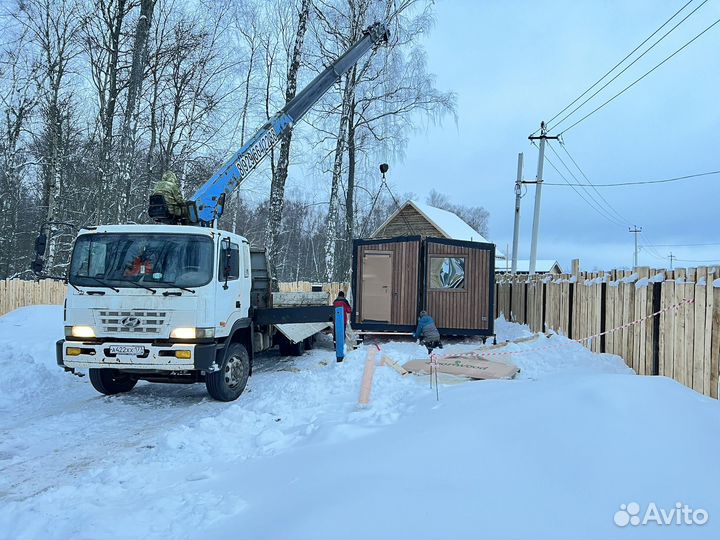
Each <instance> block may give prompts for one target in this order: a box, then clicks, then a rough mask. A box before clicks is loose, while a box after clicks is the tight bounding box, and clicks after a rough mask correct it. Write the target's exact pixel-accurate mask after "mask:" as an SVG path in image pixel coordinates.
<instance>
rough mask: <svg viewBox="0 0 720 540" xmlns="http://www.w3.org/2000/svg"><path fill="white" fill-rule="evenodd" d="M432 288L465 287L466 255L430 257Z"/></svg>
mask: <svg viewBox="0 0 720 540" xmlns="http://www.w3.org/2000/svg"><path fill="white" fill-rule="evenodd" d="M430 288H431V289H456V290H457V289H464V288H465V257H430Z"/></svg>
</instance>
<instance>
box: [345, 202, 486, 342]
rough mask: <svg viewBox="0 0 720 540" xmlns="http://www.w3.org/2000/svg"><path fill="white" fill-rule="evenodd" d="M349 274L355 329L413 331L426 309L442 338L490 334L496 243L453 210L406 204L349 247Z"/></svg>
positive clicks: (411, 203) (414, 203) (413, 203)
mask: <svg viewBox="0 0 720 540" xmlns="http://www.w3.org/2000/svg"><path fill="white" fill-rule="evenodd" d="M404 232H410V233H413V234H409V235H408V234H406V235H402V233H404ZM396 233H400V235H397V236H394V234H396ZM458 236H460V237H461V238H457V237H458ZM471 238H472V239H471ZM352 276H353V277H352V290H353V296H354V301H355V304H354V306H353V314H352V317H351V322H352V325H353V328H356V329H358V330H364V331H376V332H392V331H395V332H412V331H414V330H415V326H416V324H417V318H418V312H419V311H420V310H421V309H425V310H426V311H427V312H428V313H429V314H430V315H431V316H432V317H433V319H435V324H436V326H437V327H438V330H439V331H440V333H441V334H442V335H466V336H467V335H474V336H491V335H493V334H494V319H493V316H492V314H493V310H494V301H495V298H494V290H495V245H494V244H491V243H489V242H487V241H486V240H485V239H484V238H483V237H482V235H480V234H479V233H478V232H476V231H475V230H474V229H472V227H470V226H469V225H468V224H467V223H465V222H464V221H462V220H461V219H460V218H459V217H458V216H456V215H455V214H453V213H451V212H447V211H445V210H440V209H438V208H434V207H430V206H427V205H422V204H420V203H417V202H415V201H408V202H407V203H405V205H403V206H402V207H401V208H400V209H399V210H398V211H397V212H395V214H393V215H392V216H390V218H389V219H388V220H387V221H386V222H385V223H383V224H382V225H381V226H380V227H379V228H378V229H377V230H376V231H375V233H374V234H373V235H372V237H371V238H368V239H360V240H355V241H354V243H353V274H352Z"/></svg>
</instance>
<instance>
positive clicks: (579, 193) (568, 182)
mask: <svg viewBox="0 0 720 540" xmlns="http://www.w3.org/2000/svg"><path fill="white" fill-rule="evenodd" d="M545 161H547V162H548V165H550V166H551V167H552V168H553V169H555V172H556V173H558V174H559V175H560V178H562V179H563V180H565V182H566V183H567V184H568V185H569V186H570V187H571V188H573V191H574V192H575V193H577V195H578V197H580V198H581V199H582V200H583V201H585V203H586V204H587V205H588V206H590V208H592V209H593V210H595V212H597V213H598V214H600V215H601V216H602V217H603V218H605V219H606V220H608V221H609V222H610V223H612V224H613V225H619V226H621V227H625V225H624V224H622V223H618V222H617V221H615V220H614V219H613V218H612V217H609V216H608V215H607V214H606V213H603V212H602V209H599V208H597V207H596V206H595V205H594V204H593V203H592V202H590V201H589V200H588V199H586V198H585V196H584V195H583V194H582V193H581V192H580V191H578V190H577V189H576V188H575V186H574V185H573V184H572V183H571V182H570V181H569V180H568V179H567V178H565V175H564V174H563V173H561V172H560V170H559V169H558V168H557V167H556V166H555V164H554V163H553V162H552V161H551V160H550V158H548V157H547V155H546V156H545ZM543 183H544V182H543Z"/></svg>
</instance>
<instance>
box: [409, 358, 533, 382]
mask: <svg viewBox="0 0 720 540" xmlns="http://www.w3.org/2000/svg"><path fill="white" fill-rule="evenodd" d="M436 365H437V370H438V373H447V374H449V375H461V376H463V377H468V378H470V379H483V380H484V379H512V378H514V377H515V375H517V374H518V373H519V372H520V368H518V367H517V366H515V365H513V364H506V363H503V362H492V361H490V360H482V359H480V358H466V357H452V356H443V357H439V358H437V360H436ZM430 367H431V366H430V360H429V359H427V360H410V361H409V362H407V363H405V364H404V365H403V368H405V369H406V370H407V371H409V372H411V373H430Z"/></svg>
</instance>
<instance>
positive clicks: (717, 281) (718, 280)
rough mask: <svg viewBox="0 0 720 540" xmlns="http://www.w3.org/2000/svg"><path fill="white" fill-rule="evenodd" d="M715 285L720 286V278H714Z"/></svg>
mask: <svg viewBox="0 0 720 540" xmlns="http://www.w3.org/2000/svg"><path fill="white" fill-rule="evenodd" d="M713 287H720V278H718V279H715V280H713Z"/></svg>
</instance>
